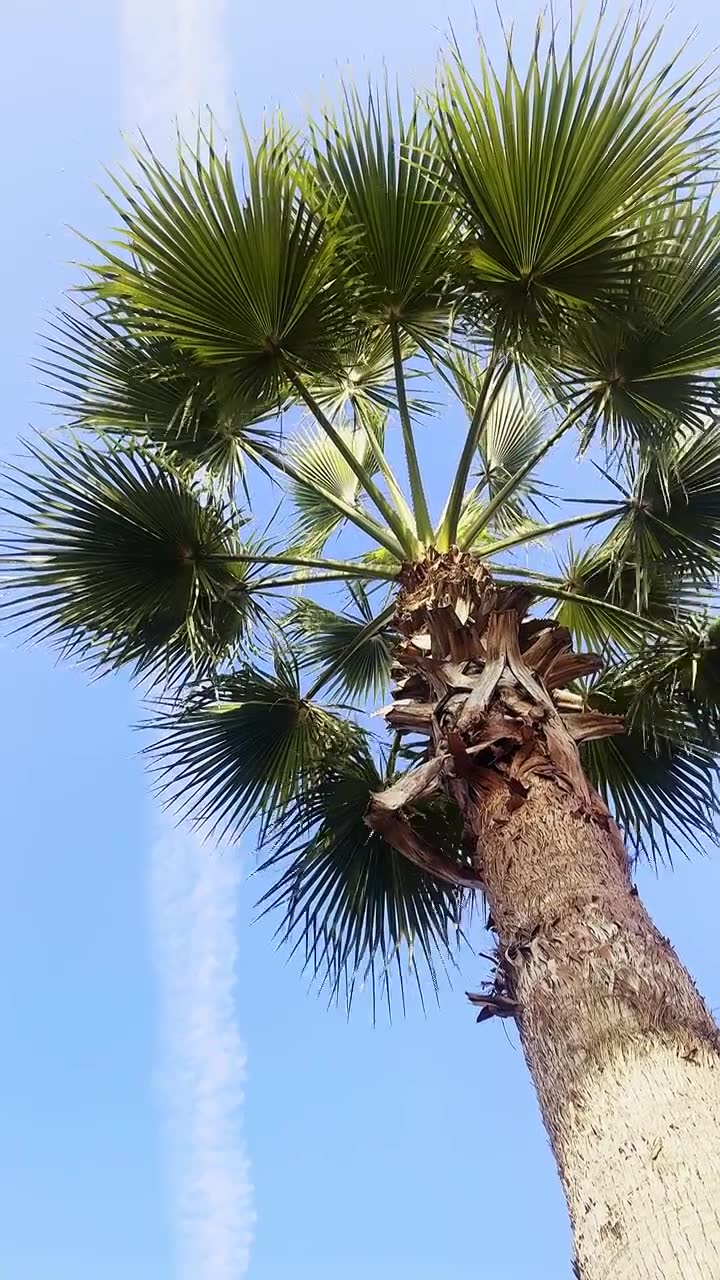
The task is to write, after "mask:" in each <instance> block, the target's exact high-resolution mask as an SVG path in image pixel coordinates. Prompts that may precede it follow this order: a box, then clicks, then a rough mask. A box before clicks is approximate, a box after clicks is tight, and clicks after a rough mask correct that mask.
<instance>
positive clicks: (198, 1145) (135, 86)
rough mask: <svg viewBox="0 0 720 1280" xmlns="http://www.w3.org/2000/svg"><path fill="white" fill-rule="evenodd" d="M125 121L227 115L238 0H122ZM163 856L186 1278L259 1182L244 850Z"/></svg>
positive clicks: (171, 1095)
mask: <svg viewBox="0 0 720 1280" xmlns="http://www.w3.org/2000/svg"><path fill="white" fill-rule="evenodd" d="M119 13H120V22H121V32H120V43H121V48H122V80H123V83H122V93H123V107H122V116H123V119H122V123H123V127H124V128H125V129H126V130H127V131H128V132H130V133H134V132H135V131H136V130H138V129H139V130H141V131H142V132H143V134H144V135H145V136H146V137H147V139H148V140H149V142H150V144H151V146H152V147H153V149H156V150H158V151H160V153H161V154H163V153H165V154H167V152H168V150H169V148H170V146H171V145H172V143H173V142H174V138H175V131H176V128H177V127H179V129H180V132H181V134H183V135H184V136H185V137H190V138H192V136H193V134H194V132H195V127H196V122H197V119H198V117H199V116H202V114H203V112H204V111H205V110H206V108H207V107H209V108H210V110H211V111H212V113H213V115H214V117H215V119H216V120H217V121H218V123H219V125H220V126H221V127H222V126H223V125H226V124H227V121H228V110H227V106H228V102H227V100H228V85H227V70H226V65H225V57H224V17H225V0H122V3H121V5H120V9H119ZM163 830H164V834H162V835H161V836H160V838H159V839H158V840H157V842H156V844H155V847H154V850H153V857H152V873H151V875H152V894H151V931H152V945H153V950H154V954H155V959H156V966H157V972H158V981H159V1001H160V1018H161V1027H162V1029H161V1050H160V1057H161V1062H160V1073H159V1074H160V1082H161V1090H162V1096H163V1101H164V1105H165V1107H166V1113H167V1121H168V1124H167V1132H168V1150H169V1158H170V1169H169V1180H170V1183H171V1186H172V1201H173V1213H174V1217H173V1227H174V1231H175V1236H176V1242H177V1255H178V1268H177V1271H178V1277H179V1280H199V1277H202V1280H241V1278H242V1277H243V1276H244V1275H245V1274H246V1272H247V1269H248V1264H249V1258H250V1246H251V1242H252V1234H253V1224H254V1212H253V1188H252V1183H251V1180H250V1174H249V1168H248V1161H247V1158H246V1155H245V1149H244V1145H243V1140H242V1132H241V1123H240V1122H241V1111H242V1104H243V1085H244V1080H245V1063H246V1055H245V1048H244V1045H243V1042H242V1039H241V1037H240V1032H239V1030H238V1025H237V1020H236V1014H235V980H236V967H237V943H236V911H237V896H238V887H239V880H240V876H239V869H238V866H237V861H236V859H235V856H234V855H231V854H229V853H226V854H222V853H221V852H219V851H217V850H213V849H211V848H209V847H208V846H207V845H201V844H200V842H199V841H198V840H196V839H195V838H194V837H192V836H190V835H187V834H184V833H182V832H177V831H172V832H171V831H167V830H165V829H163Z"/></svg>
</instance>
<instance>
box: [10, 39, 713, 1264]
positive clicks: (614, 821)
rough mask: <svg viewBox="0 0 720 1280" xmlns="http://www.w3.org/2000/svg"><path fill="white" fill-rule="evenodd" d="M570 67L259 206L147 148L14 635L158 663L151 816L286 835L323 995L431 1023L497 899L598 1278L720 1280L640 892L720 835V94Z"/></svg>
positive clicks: (612, 58)
mask: <svg viewBox="0 0 720 1280" xmlns="http://www.w3.org/2000/svg"><path fill="white" fill-rule="evenodd" d="M578 40H579V37H578V36H577V35H574V36H573V37H572V38H571V40H570V42H569V44H568V47H567V49H566V50H565V51H564V52H563V51H561V50H560V49H559V48H558V44H557V39H556V37H555V36H552V37H551V38H550V40H549V42H547V41H544V40H543V37H542V32H541V31H540V29H539V28H538V33H537V38H536V40H535V43H534V46H533V49H532V53H531V56H530V58H529V61H528V65H527V68H526V70H525V71H523V72H521V71H520V70H518V66H517V59H516V57H515V54H514V52H513V49H512V46H511V45H510V44H509V45H508V50H507V59H506V65H505V67H504V70H502V71H501V73H500V74H497V73H496V72H495V71H494V70H493V69H492V66H491V65H490V63H489V61H488V59H487V57H486V55H485V54H484V52H483V51H482V50H481V53H480V66H479V71H478V72H477V73H475V71H473V70H471V69H469V67H468V66H467V65H466V64H465V63H464V62H463V61H462V60H461V58H460V56H459V54H458V53H457V52H456V51H451V52H450V53H449V55H448V57H447V58H446V60H445V62H444V64H443V65H442V68H441V72H440V76H439V81H438V84H437V87H436V90H435V91H434V93H433V94H432V95H431V96H429V97H426V98H417V99H416V100H414V102H413V103H412V104H411V106H410V108H409V110H405V109H404V108H403V106H402V105H398V104H396V102H395V100H394V98H393V96H392V95H391V94H389V92H387V90H385V89H383V88H380V89H372V88H371V89H370V90H369V91H368V93H367V95H365V94H360V93H359V92H357V91H356V90H354V89H353V88H351V87H348V88H346V90H345V91H344V95H343V98H342V101H341V106H340V108H339V110H338V112H337V114H335V115H333V114H330V113H328V114H326V115H325V116H323V117H322V118H321V119H320V120H319V121H316V122H315V123H313V124H311V125H309V126H308V128H307V130H306V131H305V132H304V133H303V134H302V135H300V134H296V133H294V132H292V131H290V130H289V129H288V128H286V127H285V126H284V125H283V123H282V122H281V121H277V120H276V121H273V122H272V123H271V124H270V125H269V126H268V127H267V129H266V131H265V133H264V134H263V136H262V138H261V140H260V142H259V143H258V144H257V145H254V144H253V143H252V142H251V140H250V139H249V138H248V137H246V138H245V157H244V163H243V177H242V179H241V180H240V181H238V182H236V179H235V177H234V174H233V169H232V167H231V163H230V160H229V158H228V157H227V156H226V155H224V154H221V153H220V152H219V151H218V150H217V148H216V146H215V142H214V139H213V136H212V133H211V132H208V133H207V134H201V135H200V136H199V138H198V141H197V144H196V146H195V147H194V148H187V147H184V146H180V147H179V150H178V155H177V163H176V165H175V166H174V167H173V168H168V167H167V166H166V165H165V164H164V163H162V162H161V160H159V159H158V158H157V157H156V156H155V155H154V154H153V153H152V152H150V151H146V150H144V151H140V152H138V153H137V154H136V155H135V156H134V161H133V165H132V167H131V170H130V171H129V172H128V173H126V174H124V175H122V176H121V177H120V178H119V179H118V180H117V181H116V183H115V188H114V191H113V193H112V195H111V200H112V204H113V207H114V209H115V210H116V212H117V215H118V218H119V231H118V234H117V236H116V238H115V239H114V240H113V242H112V244H111V245H110V246H109V247H102V246H98V245H96V246H94V249H93V253H94V261H93V263H92V264H91V266H90V267H89V269H88V276H87V280H86V282H85V284H84V285H83V293H82V295H81V300H80V302H79V303H73V304H72V305H70V306H69V308H68V309H67V310H66V311H64V312H63V313H61V314H60V315H59V317H58V319H57V323H56V326H55V328H54V330H53V332H52V334H51V335H50V338H49V340H48V354H47V358H46V361H45V364H44V368H45V374H46V377H47V378H48V379H49V381H50V383H51V385H52V386H53V387H54V388H55V393H54V394H55V401H56V404H57V405H58V406H59V407H60V409H61V411H62V413H63V415H64V424H65V425H64V427H63V428H61V429H60V430H59V431H56V432H54V433H52V434H50V435H47V436H45V437H40V438H38V439H37V440H36V441H34V442H33V443H31V445H30V446H29V453H28V460H27V461H26V462H23V463H21V464H20V465H19V467H17V468H14V469H11V470H10V471H9V472H8V481H7V485H6V490H7V492H8V493H9V494H10V497H9V498H8V499H7V506H8V508H9V509H10V510H12V511H13V512H14V519H13V521H12V523H11V527H10V530H9V532H8V534H7V544H6V548H5V550H6V555H5V564H6V585H7V589H6V598H5V610H6V612H7V614H8V615H9V616H10V617H11V618H12V619H13V620H14V626H15V628H17V629H19V630H20V631H21V632H24V633H25V634H27V635H29V636H31V637H34V638H40V639H47V640H50V641H51V642H53V643H56V644H57V645H59V646H60V647H61V649H62V650H63V652H64V653H65V654H66V655H67V656H68V657H69V658H71V659H73V660H75V661H79V662H83V663H87V664H89V666H90V667H91V668H93V669H98V670H101V671H107V670H114V669H116V668H118V667H120V666H124V665H128V664H129V665H130V667H131V668H132V671H133V672H134V674H135V675H136V676H137V677H138V678H139V679H140V680H141V681H143V682H144V685H145V687H146V690H148V692H149V696H150V697H151V699H152V706H153V708H154V709H153V711H152V728H153V731H154V737H153V741H152V744H151V746H150V748H149V751H150V753H151V760H152V765H153V767H154V769H155V770H156V773H157V777H158V780H159V783H160V784H161V785H162V786H164V787H167V788H168V795H169V797H170V799H171V800H173V801H175V802H176V804H177V806H178V807H179V811H180V813H181V814H183V815H187V816H189V817H191V818H192V819H194V820H195V821H197V822H199V823H200V824H201V825H203V826H205V827H209V828H210V829H212V830H213V831H214V832H215V833H216V834H217V836H218V837H219V838H222V839H226V838H228V837H231V836H236V835H237V834H238V833H239V832H242V831H243V830H244V829H245V828H246V827H247V825H248V824H249V823H251V822H253V823H256V824H257V827H256V829H257V830H258V832H259V835H258V842H259V846H260V847H261V848H262V849H263V851H264V855H263V856H264V867H265V869H266V871H267V873H268V874H270V875H273V873H274V875H273V879H272V881H271V882H270V887H269V888H268V890H267V893H266V894H265V897H264V905H265V906H266V908H268V909H277V910H279V912H280V920H281V923H280V931H281V933H282V935H283V936H284V938H285V939H286V940H287V941H288V942H289V943H290V944H291V946H292V947H294V948H299V949H300V951H301V953H302V954H304V957H305V961H306V963H307V965H308V966H309V967H310V968H311V970H312V972H313V974H315V975H316V976H317V978H318V980H319V982H320V984H321V985H323V984H324V985H325V986H326V988H327V989H328V990H329V991H330V993H331V994H333V995H340V996H342V998H344V999H346V1000H347V1001H348V1002H349V1001H350V1000H351V999H352V997H353V994H354V992H355V991H356V989H357V988H358V986H360V985H362V984H369V985H371V986H372V988H373V991H376V990H377V991H378V992H379V993H381V994H383V993H384V994H385V995H386V996H387V997H388V999H389V997H390V993H391V990H392V989H393V987H394V983H395V982H396V980H397V979H396V976H395V975H399V976H400V980H401V981H402V975H403V973H410V974H411V975H412V976H413V977H415V978H417V979H418V981H419V982H422V978H423V974H426V975H428V976H429V978H430V980H431V983H436V980H437V974H438V966H442V964H443V963H447V962H448V960H452V959H453V957H454V956H455V952H456V947H457V945H458V943H459V942H460V940H461V939H462V937H463V931H464V929H465V928H466V927H467V921H468V919H469V916H470V913H471V912H472V910H473V906H476V907H477V906H478V905H480V904H483V907H484V909H485V911H486V922H487V927H488V928H489V929H490V930H491V931H492V933H493V935H494V951H493V958H492V968H491V972H490V975H489V978H488V981H487V982H486V983H485V984H484V986H483V987H482V990H481V991H479V992H477V993H472V994H471V995H470V999H471V1001H472V1002H473V1004H474V1005H475V1006H476V1008H477V1009H478V1011H479V1012H478V1020H479V1021H482V1020H484V1019H487V1018H490V1017H494V1016H498V1017H505V1018H510V1019H513V1020H514V1021H515V1023H516V1025H517V1028H518V1031H519V1036H520V1040H521V1043H522V1048H523V1051H524V1054H525V1057H526V1060H527V1064H528V1067H529V1070H530V1073H531V1076H532V1079H533V1082H534V1084H535V1087H536V1089H537V1095H538V1099H539V1104H540V1108H541V1111H542V1115H543V1118H544V1121H545V1125H546V1127H547V1130H548V1133H549V1136H550V1140H551V1143H552V1146H553V1150H554V1153H555V1156H556V1159H557V1164H558V1169H559V1173H560V1177H561V1179H562V1182H563V1186H564V1188H565V1192H566V1196H567V1202H568V1206H569V1211H570V1215H571V1219H572V1223H573V1227H574V1232H575V1242H576V1254H577V1261H576V1264H575V1266H576V1270H577V1272H578V1273H579V1274H581V1275H582V1276H583V1277H584V1278H585V1280H608V1278H609V1277H610V1276H612V1277H614V1278H615V1280H625V1278H629V1277H632V1278H633V1280H640V1278H641V1277H653V1280H655V1278H656V1277H659V1276H662V1277H663V1278H664V1280H680V1278H681V1277H682V1278H683V1280H689V1277H690V1276H692V1277H694V1278H697V1280H700V1277H705V1278H706V1280H717V1276H718V1275H720V1161H718V1155H717V1153H718V1150H720V1035H719V1033H718V1029H717V1028H716V1026H715V1024H714V1022H713V1020H712V1018H711V1016H710V1014H709V1012H708V1010H707V1009H706V1007H705V1005H704V1003H703V1001H702V999H701V997H700V995H699V994H698V992H697V990H696V988H695V986H694V984H693V982H692V980H691V978H690V977H689V975H688V974H687V972H686V971H685V969H684V968H683V967H682V965H681V964H680V962H679V960H678V958H677V957H676V955H675V953H674V951H673V949H672V947H671V945H670V943H669V942H668V941H667V939H665V938H663V937H661V935H660V934H659V932H658V931H657V929H656V928H655V927H654V925H653V924H652V922H651V920H650V919H649V917H648V914H647V912H646V911H645V909H644V907H643V905H642V903H641V902H640V900H639V898H638V895H637V891H636V889H635V887H634V883H633V866H634V860H635V858H636V857H637V856H638V855H640V854H644V855H647V856H648V857H650V858H651V859H655V860H658V859H660V858H662V857H663V856H666V855H669V853H670V851H671V849H672V847H673V845H678V844H679V845H682V844H683V843H685V844H687V843H688V842H697V841H699V840H701V839H702V838H703V837H705V836H708V835H711V834H712V833H713V831H714V817H715V800H714V779H715V761H716V756H717V751H718V745H719V737H718V734H719V732H720V700H719V699H720V694H719V688H720V686H719V685H718V674H719V669H720V625H719V624H718V623H717V622H715V621H714V620H713V616H712V613H711V608H710V606H711V592H712V590H713V588H714V584H715V581H716V577H717V572H718V565H719V564H720V416H719V415H718V390H719V384H718V379H717V376H716V373H715V370H716V368H717V367H718V365H719V364H720V249H719V248H718V245H719V244H720V241H719V240H718V232H719V230H720V227H719V224H718V216H717V215H716V214H715V213H714V212H713V210H712V207H711V204H710V194H709V190H708V187H707V185H706V183H707V175H708V173H711V171H712V166H713V163H714V150H713V148H714V143H715V124H714V119H713V118H712V113H711V108H712V102H713V89H712V85H710V84H709V83H708V82H707V81H706V79H705V78H704V72H703V71H702V69H700V70H698V71H695V72H692V73H684V74H681V73H680V71H679V70H677V66H676V61H675V60H674V59H673V58H670V59H666V60H664V61H663V60H662V59H661V57H660V48H659V35H654V36H648V34H647V32H646V30H645V28H644V26H643V23H642V22H637V23H636V22H635V21H634V20H632V21H631V19H629V18H627V19H625V21H624V22H623V23H621V25H620V26H619V27H618V28H615V29H613V30H612V31H610V33H609V35H608V37H607V39H605V37H604V35H603V33H602V30H601V28H598V30H596V31H595V32H594V34H593V35H592V36H591V38H590V40H589V42H588V43H587V45H586V47H584V48H578ZM473 57H475V55H473ZM453 405H456V406H460V408H453ZM460 422H462V423H463V424H464V425H462V426H459V425H458V424H459V423H460ZM440 424H442V425H440ZM440 430H442V432H443V434H442V436H440V435H439V431H440ZM453 433H455V434H457V464H456V466H455V468H454V472H453V475H452V481H451V484H450V488H449V493H448V494H447V496H446V500H445V502H444V505H442V506H441V505H440V503H437V509H436V498H437V496H438V495H437V492H436V491H437V489H438V485H437V484H436V483H435V482H434V479H433V476H434V471H435V469H436V468H437V463H438V458H439V456H440V451H441V450H442V454H443V458H444V456H445V453H446V451H447V449H450V447H451V445H450V437H451V435H453ZM571 441H574V442H575V448H576V451H578V452H579V454H580V455H582V456H583V457H584V458H585V460H586V461H585V464H584V468H585V473H587V471H588V469H589V470H590V471H591V473H592V475H593V477H594V480H593V486H594V488H595V492H596V495H597V496H596V497H595V499H594V500H586V499H585V498H584V497H583V494H582V492H577V491H571V492H569V493H567V492H565V491H564V490H563V489H562V488H561V481H562V480H567V478H568V476H570V475H574V474H578V475H581V474H583V473H582V472H577V473H576V472H575V469H574V467H570V468H569V467H568V466H567V465H565V466H564V467H563V466H562V465H556V466H555V469H554V470H553V469H552V462H553V459H555V458H557V456H558V455H557V453H556V452H553V451H555V450H556V449H557V448H558V446H560V448H561V450H564V451H565V453H564V455H563V454H561V456H565V457H567V446H568V443H569V442H571ZM446 442H447V445H446ZM561 442H562V443H561ZM423 455H425V457H424V460H423ZM428 455H429V456H428ZM583 484H584V481H581V488H582V485H583ZM565 488H567V486H565ZM253 502H254V503H255V508H256V514H255V516H254V517H253V516H252V515H251V509H252V503H253ZM263 509H264V511H265V517H264V518H262V511H263ZM287 512H289V513H290V514H289V516H287V517H286V514H285V513H287ZM560 535H563V536H560ZM571 536H572V537H573V538H574V539H575V542H574V543H572V542H570V541H569V538H570V537H571ZM558 537H559V541H560V548H559V555H560V564H559V567H557V568H555V569H553V565H552V563H551V562H550V560H549V559H548V555H547V551H548V548H549V547H550V546H555V547H557V545H558ZM578 539H579V541H578ZM341 543H342V544H343V545H341ZM529 553H530V554H532V555H534V556H535V560H534V563H535V566H536V567H535V568H534V569H530V568H528V567H527V566H528V554H529ZM338 591H341V592H343V593H344V596H343V598H342V599H341V600H340V601H338V596H337V592H338ZM388 688H389V690H390V691H389V693H388ZM382 702H385V703H386V704H387V705H383V706H382V711H381V712H377V711H375V707H376V706H377V705H378V704H380V703H382ZM370 711H372V712H373V715H370V714H368V713H369V712H370ZM621 833H622V834H621Z"/></svg>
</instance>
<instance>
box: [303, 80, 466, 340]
mask: <svg viewBox="0 0 720 1280" xmlns="http://www.w3.org/2000/svg"><path fill="white" fill-rule="evenodd" d="M313 141H314V161H315V171H316V181H317V182H318V183H319V184H320V188H321V190H322V191H323V195H324V197H325V199H326V200H328V201H329V202H330V203H331V206H334V207H335V208H336V210H337V212H338V226H339V229H340V233H341V245H342V251H343V256H344V259H345V261H346V262H347V264H348V271H349V275H350V277H351V279H352V281H353V284H354V287H355V289H357V291H358V299H359V304H360V307H361V309H362V310H363V311H365V312H366V313H367V314H369V315H372V316H374V317H376V318H378V319H383V320H385V321H387V320H389V319H390V318H391V317H392V318H393V319H394V320H395V321H399V323H400V325H401V327H402V328H403V329H404V330H405V331H408V330H413V329H420V330H422V329H423V328H425V327H426V326H427V325H428V323H430V327H431V330H432V332H433V333H435V332H436V331H437V329H438V328H439V327H441V326H442V323H443V317H442V313H441V310H440V309H439V307H438V298H439V293H440V289H441V286H442V282H443V280H444V277H445V276H446V274H447V269H448V232H449V230H450V227H451V223H452V216H453V214H452V208H451V207H450V206H449V205H448V202H447V200H446V199H445V198H444V192H443V189H442V184H441V181H440V179H441V174H442V162H441V160H440V158H439V156H437V155H434V154H433V151H432V134H431V129H430V125H429V122H425V123H422V122H421V121H420V118H419V108H418V107H417V106H415V107H414V108H413V110H412V112H411V114H410V117H409V119H408V120H405V119H404V117H403V112H402V109H401V107H400V105H399V104H393V103H392V102H391V101H390V98H389V94H388V92H387V90H386V91H385V93H384V95H383V94H381V93H380V92H376V91H374V90H372V89H371V90H370V91H369V93H368V97H367V100H366V101H365V102H362V101H361V99H360V97H359V95H358V94H357V92H356V91H355V90H353V89H350V90H347V91H346V94H345V105H344V109H343V111H342V113H341V116H340V119H339V120H335V119H334V118H333V117H331V116H328V117H326V119H325V121H324V124H323V127H322V128H321V129H317V130H315V132H314V135H313Z"/></svg>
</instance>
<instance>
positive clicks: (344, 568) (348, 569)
mask: <svg viewBox="0 0 720 1280" xmlns="http://www.w3.org/2000/svg"><path fill="white" fill-rule="evenodd" d="M205 561H206V562H207V563H210V564H287V565H291V566H295V567H296V568H298V569H325V570H328V571H329V572H332V573H347V575H348V577H350V576H352V577H354V578H374V579H377V580H379V581H387V582H394V581H395V579H396V578H397V576H398V575H397V571H393V570H390V569H374V568H373V567H372V565H364V564H354V563H353V561H352V560H324V559H319V558H315V557H312V556H293V555H280V556H264V555H250V554H248V555H244V554H238V555H226V556H207V557H205Z"/></svg>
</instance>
